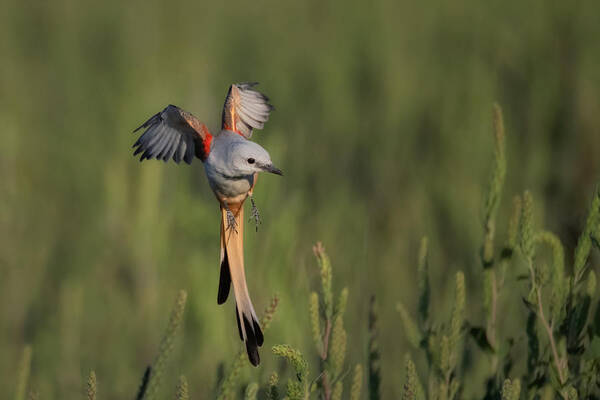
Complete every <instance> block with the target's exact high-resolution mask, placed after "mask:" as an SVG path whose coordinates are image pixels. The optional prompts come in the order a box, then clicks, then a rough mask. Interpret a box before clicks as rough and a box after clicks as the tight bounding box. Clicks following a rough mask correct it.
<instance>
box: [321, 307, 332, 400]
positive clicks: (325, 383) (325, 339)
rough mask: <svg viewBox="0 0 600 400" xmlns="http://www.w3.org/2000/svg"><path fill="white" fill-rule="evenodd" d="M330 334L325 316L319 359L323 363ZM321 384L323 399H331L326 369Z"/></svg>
mask: <svg viewBox="0 0 600 400" xmlns="http://www.w3.org/2000/svg"><path fill="white" fill-rule="evenodd" d="M330 336H331V320H330V319H329V318H327V323H326V324H325V334H324V335H323V351H322V352H321V361H322V363H323V365H325V362H326V361H327V351H328V348H329V337H330ZM321 382H322V384H323V391H324V392H325V400H330V399H331V385H330V382H329V374H328V373H327V371H324V372H323V378H322V379H321Z"/></svg>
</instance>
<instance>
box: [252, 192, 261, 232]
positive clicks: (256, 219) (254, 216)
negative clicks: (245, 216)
mask: <svg viewBox="0 0 600 400" xmlns="http://www.w3.org/2000/svg"><path fill="white" fill-rule="evenodd" d="M250 203H251V204H252V211H251V217H250V221H252V220H254V224H255V225H256V232H258V225H260V223H261V220H260V213H259V212H258V208H256V203H254V198H252V197H250Z"/></svg>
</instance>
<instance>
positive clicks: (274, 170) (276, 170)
mask: <svg viewBox="0 0 600 400" xmlns="http://www.w3.org/2000/svg"><path fill="white" fill-rule="evenodd" d="M262 169H263V171H266V172H270V173H272V174H275V175H281V176H283V172H281V170H280V169H279V168H277V167H276V166H274V165H273V164H269V165H263V166H262Z"/></svg>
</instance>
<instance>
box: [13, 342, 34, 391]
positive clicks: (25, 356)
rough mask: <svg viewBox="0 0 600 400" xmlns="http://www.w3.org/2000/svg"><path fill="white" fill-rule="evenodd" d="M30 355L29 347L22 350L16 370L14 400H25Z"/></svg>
mask: <svg viewBox="0 0 600 400" xmlns="http://www.w3.org/2000/svg"><path fill="white" fill-rule="evenodd" d="M31 353H32V349H31V346H30V345H27V346H25V347H24V348H23V353H22V355H21V361H20V362H19V367H18V369H17V388H16V391H15V400H25V392H26V391H27V381H28V380H29V372H30V370H31Z"/></svg>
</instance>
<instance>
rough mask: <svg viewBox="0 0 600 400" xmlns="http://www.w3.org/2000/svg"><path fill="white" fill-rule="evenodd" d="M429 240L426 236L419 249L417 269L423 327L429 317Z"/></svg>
mask: <svg viewBox="0 0 600 400" xmlns="http://www.w3.org/2000/svg"><path fill="white" fill-rule="evenodd" d="M427 249H428V239H427V236H424V237H423V238H422V239H421V246H420V247H419V264H418V267H417V279H418V285H419V315H420V322H421V325H424V324H425V321H427V319H428V317H429V296H430V290H429V262H428V250H427Z"/></svg>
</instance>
